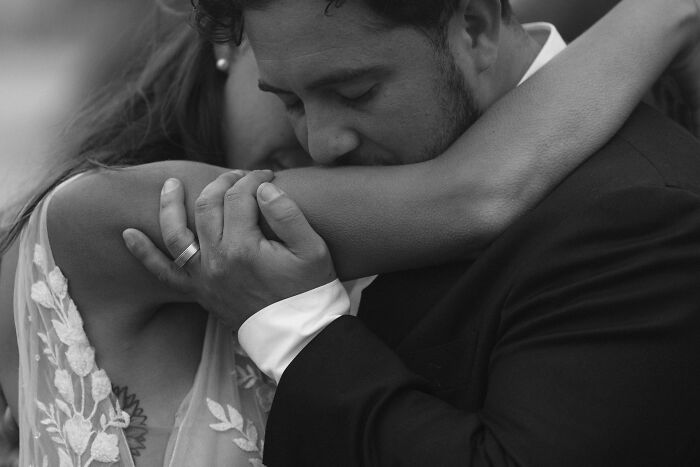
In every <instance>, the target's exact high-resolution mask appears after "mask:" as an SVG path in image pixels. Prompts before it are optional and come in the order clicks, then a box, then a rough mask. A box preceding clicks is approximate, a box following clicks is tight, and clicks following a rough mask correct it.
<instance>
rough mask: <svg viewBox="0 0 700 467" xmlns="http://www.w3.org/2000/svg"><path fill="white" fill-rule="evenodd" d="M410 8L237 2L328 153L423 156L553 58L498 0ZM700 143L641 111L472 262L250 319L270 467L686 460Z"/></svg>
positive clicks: (693, 458) (691, 444) (697, 311)
mask: <svg viewBox="0 0 700 467" xmlns="http://www.w3.org/2000/svg"><path fill="white" fill-rule="evenodd" d="M240 3H246V2H240ZM420 4H421V2H412V3H411V6H410V7H406V9H401V8H400V7H399V6H397V5H392V6H386V7H384V5H386V3H385V2H372V1H370V0H367V1H365V2H363V1H360V0H354V1H348V2H345V3H342V4H341V5H335V4H334V2H332V3H331V4H330V5H331V6H330V7H329V9H328V11H327V13H326V14H324V13H323V11H320V10H319V2H318V1H316V0H278V1H271V2H261V4H260V5H258V4H257V2H250V4H247V3H246V4H244V5H243V13H244V16H243V18H244V19H245V25H246V32H247V35H248V37H249V40H250V43H251V45H252V47H253V49H254V50H255V53H256V57H257V59H258V62H259V66H260V72H261V88H262V89H264V90H268V91H270V92H274V93H276V94H277V95H279V96H280V98H281V99H282V100H283V101H284V102H285V103H286V104H287V106H288V108H289V111H290V114H291V115H292V119H293V122H294V124H295V130H296V132H297V136H298V138H299V140H300V141H301V142H302V144H304V145H305V148H306V149H307V150H308V152H309V153H310V154H311V155H312V157H314V158H315V159H316V160H317V161H318V162H320V163H323V164H331V165H332V164H348V163H351V164H402V163H408V162H415V161H419V160H423V159H425V158H430V157H433V156H435V155H436V154H438V153H439V152H440V151H442V150H443V149H444V148H445V147H446V146H447V145H448V144H449V143H450V142H451V141H452V140H453V139H454V138H455V137H456V135H458V134H460V133H461V132H462V131H463V130H464V129H465V128H466V127H468V126H469V125H470V124H472V123H473V122H474V121H475V120H476V119H477V118H478V115H479V114H480V112H481V111H483V110H484V109H486V108H488V107H489V106H490V105H492V104H493V103H494V102H495V101H496V100H497V99H498V98H500V97H501V96H502V95H503V94H505V93H506V92H507V91H508V90H509V89H512V88H513V87H514V86H516V85H518V84H519V83H520V82H522V81H523V80H525V79H527V78H528V76H529V75H530V74H531V73H533V72H535V71H536V69H537V67H538V66H541V65H542V63H543V62H545V61H547V60H548V59H549V58H551V57H552V56H553V55H554V54H555V53H556V51H557V49H558V48H559V47H560V45H559V46H558V45H557V43H558V42H559V40H558V39H557V37H556V32H555V31H554V30H553V29H549V30H547V29H546V28H545V29H542V28H539V29H536V30H535V31H533V35H528V34H527V33H526V32H525V30H524V29H523V28H522V27H521V26H520V25H519V24H518V23H517V21H516V20H515V19H514V18H512V17H511V16H510V14H509V8H508V4H507V2H503V1H498V0H471V1H466V0H465V1H462V2H440V5H441V6H442V7H444V9H440V8H437V7H435V6H434V5H435V4H434V3H432V2H431V3H424V4H422V5H423V9H421V6H420ZM404 5H405V4H404ZM426 5H429V6H430V7H427V6H426ZM336 6H337V8H336ZM383 8H384V9H383ZM411 8H414V9H413V10H412V9H411ZM538 40H539V41H538ZM494 137H497V135H495V136H494ZM699 149H700V146H698V144H697V142H696V141H695V140H693V139H692V138H691V137H690V136H689V135H688V134H686V133H684V132H683V131H682V130H680V129H678V128H677V127H675V126H674V125H673V124H671V123H670V122H668V121H666V120H665V119H664V118H663V117H661V116H659V115H657V114H656V113H654V112H652V111H651V110H649V109H647V108H644V107H642V108H640V109H639V110H638V111H637V112H636V113H635V114H634V115H633V116H632V118H631V119H630V120H629V122H628V124H627V125H626V126H625V128H624V129H623V130H622V131H621V132H620V133H619V134H618V135H617V136H616V137H615V138H614V139H613V140H612V141H611V142H610V143H609V144H608V145H607V146H606V147H605V148H604V149H603V150H601V151H600V152H599V153H598V154H597V155H595V156H594V157H592V158H591V159H590V160H589V161H588V162H586V163H585V164H584V165H582V166H581V167H580V168H579V169H578V170H576V171H575V172H574V173H573V174H572V175H571V176H569V177H568V178H567V179H566V180H565V181H564V182H563V183H562V184H561V185H560V186H559V187H558V188H557V189H556V190H555V191H554V192H553V193H551V194H550V195H549V196H548V197H547V198H546V199H545V200H544V201H543V202H542V203H540V205H539V206H538V207H537V208H536V209H534V210H533V211H532V212H530V213H528V214H526V215H524V216H523V218H522V219H520V220H519V221H518V222H517V223H516V224H515V225H513V226H512V227H510V228H509V229H508V230H507V231H506V232H505V233H504V234H503V235H502V236H501V237H500V238H499V239H497V240H496V241H495V242H494V243H493V244H492V245H491V246H490V247H489V248H488V249H487V250H486V251H485V252H484V253H483V254H482V255H481V256H480V257H479V259H478V260H477V261H476V262H475V263H474V264H473V265H470V266H467V265H455V266H450V267H441V268H436V269H433V270H429V271H416V272H409V273H402V274H398V275H393V276H385V277H383V278H380V279H378V280H377V281H376V282H375V283H373V284H372V285H371V286H370V287H369V288H368V289H367V290H366V291H365V293H364V297H363V303H362V305H361V309H360V319H356V318H355V317H352V316H347V313H348V308H349V306H348V302H347V297H346V296H345V295H344V292H343V291H342V289H341V288H340V286H339V285H338V284H337V282H331V283H329V284H327V285H326V286H322V287H319V288H317V289H314V290H311V291H309V292H307V293H304V294H301V295H298V296H295V297H291V298H289V299H287V300H284V301H281V302H279V303H275V304H273V305H272V306H270V307H267V308H265V309H264V310H262V311H261V312H260V313H258V314H256V315H254V316H253V317H252V318H251V319H249V320H248V321H247V322H246V323H244V325H243V326H242V328H241V330H240V331H239V337H240V339H241V343H242V345H243V346H244V348H245V349H246V350H247V351H248V352H249V354H250V355H251V358H253V359H254V360H255V361H256V363H257V364H258V365H259V366H260V367H261V368H262V369H264V370H265V371H266V372H268V373H269V374H270V375H271V376H273V377H275V378H276V379H277V380H278V381H279V387H278V391H277V394H276V397H275V401H274V406H273V409H272V411H271V414H270V418H269V421H268V427H267V429H268V431H267V437H266V453H265V462H266V464H267V465H270V466H278V465H295V466H296V465H299V466H301V465H303V466H309V465H323V466H329V465H333V466H345V465H348V466H356V465H381V466H384V465H398V466H408V465H411V466H414V465H415V466H432V465H441V466H442V465H444V466H452V465H455V466H457V465H460V466H481V465H494V466H505V465H533V466H577V465H580V466H607V465H609V466H621V465H623V466H624V465H629V466H640V465H698V463H700V448H698V443H697V441H698V440H700V424H699V423H698V420H700V404H698V403H697V397H698V396H697V395H698V394H699V393H700V392H699V390H700V286H698V283H697V282H698V280H699V278H700V158H698V157H697V154H698V150H699ZM270 189H271V186H270V185H269V184H265V185H263V186H262V188H261V189H260V190H259V192H258V196H259V199H261V200H262V201H263V202H274V200H276V199H279V197H280V196H281V195H280V193H279V192H277V193H275V192H274V189H273V188H272V192H270V191H269V190H270ZM268 194H271V196H269V197H268V196H267V195H268ZM266 199H267V200H269V201H265V200H266ZM243 256H244V255H243ZM250 261H251V260H250V259H248V262H250ZM318 264H319V265H321V266H320V267H327V266H323V262H322V261H321V260H320V261H319V263H318ZM237 265H238V266H239V267H240V268H242V269H241V275H245V274H246V273H248V272H250V271H255V269H256V265H255V264H247V263H246V258H245V257H242V258H239V262H238V263H237ZM253 292H256V293H257V292H260V293H264V291H263V289H260V290H258V289H256V290H254V291H251V293H253ZM299 317H301V318H302V319H299ZM280 322H283V325H280V324H279V323H280ZM295 323H296V324H295ZM299 323H302V324H299Z"/></svg>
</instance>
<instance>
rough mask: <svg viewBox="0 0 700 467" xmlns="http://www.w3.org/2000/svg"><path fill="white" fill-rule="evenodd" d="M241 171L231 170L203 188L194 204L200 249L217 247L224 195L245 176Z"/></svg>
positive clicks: (222, 215) (222, 217) (222, 220)
mask: <svg viewBox="0 0 700 467" xmlns="http://www.w3.org/2000/svg"><path fill="white" fill-rule="evenodd" d="M246 173H247V172H245V171H243V170H233V171H231V172H226V173H224V174H221V175H219V176H218V177H217V178H216V180H214V181H213V182H211V183H210V184H209V185H207V186H206V187H204V190H202V193H201V194H200V195H199V197H198V198H197V201H196V203H195V215H194V220H195V225H196V227H197V235H198V236H199V243H200V246H202V248H208V247H210V246H213V245H218V244H219V242H220V241H221V235H222V233H223V230H224V195H225V194H226V191H227V190H228V189H229V188H231V187H232V186H233V185H234V184H235V183H236V182H237V181H238V180H240V179H241V178H242V177H243V176H245V174H246Z"/></svg>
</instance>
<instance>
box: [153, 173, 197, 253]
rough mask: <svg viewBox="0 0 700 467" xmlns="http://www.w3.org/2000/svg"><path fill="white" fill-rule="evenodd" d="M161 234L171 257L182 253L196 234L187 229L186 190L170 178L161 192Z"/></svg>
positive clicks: (178, 182) (177, 181)
mask: <svg viewBox="0 0 700 467" xmlns="http://www.w3.org/2000/svg"><path fill="white" fill-rule="evenodd" d="M159 219H160V233H161V236H162V237H163V242H164V243H165V248H167V250H168V251H169V252H170V255H171V257H172V258H173V259H174V258H177V257H178V256H179V255H180V253H182V252H183V251H185V249H186V248H187V247H188V246H189V245H190V244H191V243H192V242H193V241H194V239H195V237H194V233H192V231H191V230H190V229H189V228H188V227H187V209H186V208H185V189H184V187H183V186H182V183H181V182H180V181H179V180H177V179H175V178H169V179H168V180H166V181H165V184H163V189H162V190H161V192H160V213H159Z"/></svg>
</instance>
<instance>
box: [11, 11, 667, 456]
mask: <svg viewBox="0 0 700 467" xmlns="http://www.w3.org/2000/svg"><path fill="white" fill-rule="evenodd" d="M657 26H658V24H657ZM614 30H615V29H614V28H610V29H607V30H606V31H607V32H606V33H603V31H601V38H600V40H599V41H596V40H591V41H589V42H588V45H587V47H592V48H593V49H595V50H600V49H602V48H603V47H608V48H609V47H610V41H609V40H608V39H607V38H608V37H609V34H611V31H614ZM652 32H653V31H652ZM606 34H607V35H606ZM648 40H649V41H650V42H651V44H655V43H656V44H657V46H659V45H658V43H659V42H660V41H658V40H657V37H656V36H654V35H651V36H649V37H648ZM678 42H680V39H679V41H678ZM631 45H634V44H628V43H624V41H622V44H621V45H620V47H621V48H623V50H624V47H630V46H631ZM677 45H678V44H676V43H674V42H673V41H668V42H664V43H662V44H661V46H663V47H668V49H664V50H659V51H658V55H655V54H653V53H651V54H649V53H647V54H646V55H645V56H644V57H642V60H639V59H638V57H634V60H630V61H629V63H627V62H626V61H624V60H623V61H622V62H623V63H619V62H620V61H619V60H614V61H613V60H608V61H606V60H603V59H601V60H600V61H598V62H596V66H598V65H599V66H600V67H601V68H602V69H603V70H605V69H606V68H605V67H610V66H613V65H615V66H617V67H620V68H623V65H624V66H629V70H627V69H624V68H623V71H627V72H629V73H630V76H631V77H632V78H636V79H631V80H630V82H629V83H625V86H624V87H623V89H621V90H620V89H617V88H614V87H613V88H612V89H610V91H611V92H613V91H614V92H617V93H618V94H617V95H618V96H619V95H620V94H622V95H623V96H625V98H624V99H623V98H622V97H620V99H621V101H624V102H617V104H619V107H616V106H615V105H613V104H612V103H611V101H610V99H609V98H607V97H605V98H601V99H600V101H596V100H595V99H593V100H591V99H590V98H589V97H596V96H595V95H594V96H587V97H586V99H582V102H581V105H580V106H576V107H575V109H576V111H575V112H570V111H567V112H562V109H561V107H556V106H552V107H551V108H547V107H545V108H546V110H547V112H546V113H544V114H543V115H544V116H545V119H544V120H542V121H539V122H537V124H538V125H542V128H543V129H545V130H546V131H551V132H552V134H553V135H557V134H568V131H567V129H568V128H571V125H572V124H574V123H578V124H580V125H583V123H582V122H586V124H585V125H583V126H584V127H585V128H586V131H584V132H583V133H581V134H578V135H577V136H578V137H580V138H581V140H582V142H585V143H586V144H588V145H590V146H588V148H587V149H584V146H585V145H584V144H582V145H576V151H581V152H580V153H577V152H573V153H572V152H571V151H568V152H566V155H567V158H565V159H561V160H560V159H555V158H554V157H553V156H554V155H560V154H562V153H563V150H562V148H561V147H557V145H556V144H554V145H551V146H547V147H542V145H541V144H538V143H537V141H533V140H532V139H528V137H527V134H528V132H527V131H524V130H522V129H519V128H518V125H517V123H518V122H519V121H522V118H523V117H524V116H525V115H528V114H529V113H530V112H528V111H526V109H532V108H541V106H542V105H545V106H546V105H548V104H547V103H546V102H543V101H542V99H541V98H540V97H541V96H543V95H554V96H556V98H552V100H553V101H555V102H557V101H563V100H564V99H566V98H567V97H570V96H572V95H578V94H576V93H572V91H573V90H576V91H577V92H580V89H579V88H580V86H579V84H578V83H573V82H572V83H570V84H567V85H565V86H561V84H562V79H561V76H572V75H573V76H578V75H580V74H581V73H580V70H581V69H584V70H585V69H587V68H588V66H589V65H590V64H591V56H593V55H594V54H593V53H592V52H590V53H586V52H585V47H583V46H582V47H581V49H580V51H579V52H578V53H579V54H580V56H581V58H582V60H580V62H578V61H576V62H574V63H573V64H572V63H567V62H563V63H562V64H561V65H560V66H557V65H556V64H553V67H552V68H550V71H549V72H544V73H543V74H541V76H539V78H538V79H535V80H533V81H532V82H531V83H528V85H527V86H526V87H525V88H523V90H522V91H521V92H519V93H518V95H517V96H516V97H513V98H512V99H510V98H509V97H508V96H507V97H506V98H505V99H504V100H503V101H502V102H503V105H502V106H494V107H492V109H491V110H490V111H489V112H487V114H486V115H485V116H484V117H483V118H482V120H481V121H482V122H484V124H483V125H479V124H477V125H475V126H474V127H472V130H471V132H470V136H469V138H466V139H465V141H460V144H462V145H461V146H459V147H456V146H455V147H451V148H448V150H447V151H446V155H445V157H444V158H438V159H436V160H434V161H429V162H426V163H423V164H418V165H416V166H404V167H395V168H391V170H389V169H388V168H343V169H338V170H326V169H322V168H314V169H308V170H305V171H289V172H283V173H280V174H278V175H277V177H276V182H275V184H276V185H278V186H280V187H281V188H283V189H284V191H285V192H287V193H289V194H290V197H291V198H293V199H295V200H296V201H297V202H298V203H299V205H300V206H301V208H302V210H303V211H304V213H305V214H307V217H308V218H309V219H310V221H311V224H312V225H313V227H314V229H316V230H318V231H319V232H320V233H321V234H322V236H323V237H324V238H325V239H326V241H327V243H328V246H329V249H330V251H331V253H333V255H334V257H335V259H336V267H337V269H338V271H339V273H340V274H342V275H343V276H344V277H353V276H359V275H366V274H368V273H371V272H373V271H374V272H377V271H386V270H391V268H401V267H408V266H410V265H415V264H417V263H423V264H430V263H431V262H435V261H439V260H440V259H441V258H442V259H444V258H448V259H449V258H454V257H455V252H457V254H458V255H462V257H469V255H473V254H474V253H475V252H476V251H478V250H479V249H480V248H483V246H484V245H485V244H486V243H487V242H488V241H489V240H490V238H492V237H493V235H495V232H497V231H498V230H499V229H501V228H502V227H503V226H504V225H505V224H507V223H508V222H510V221H512V219H513V217H514V216H517V213H518V212H519V211H520V210H522V209H524V207H523V206H524V205H526V204H527V203H528V202H529V203H532V202H535V200H536V199H538V197H539V196H541V194H542V193H543V192H544V191H546V188H545V187H547V186H550V185H551V184H552V183H553V181H554V180H556V179H557V178H558V177H560V176H562V174H564V173H567V172H568V170H570V169H571V168H573V167H575V166H576V165H577V164H578V162H579V161H580V160H581V158H582V157H583V155H584V154H587V153H589V152H592V151H593V150H594V149H596V147H597V146H598V145H600V144H603V143H604V141H605V140H606V139H607V136H609V135H610V134H611V133H612V132H613V131H614V128H615V127H616V125H619V123H621V122H622V121H623V120H624V115H625V113H626V112H628V111H629V110H630V109H631V107H632V106H633V105H634V102H636V96H638V95H640V94H641V92H642V90H643V89H644V88H645V87H646V86H647V85H648V83H649V82H650V81H651V79H652V77H653V76H655V75H656V74H658V72H659V71H660V70H661V69H662V68H664V66H665V65H666V64H667V63H668V59H669V58H670V56H671V55H672V53H671V52H670V50H673V47H675V46H677ZM642 46H644V48H645V50H647V51H648V50H651V49H653V47H651V46H650V45H649V44H646V43H645V44H642ZM663 47H662V49H663ZM659 56H663V57H667V58H664V59H660V58H659ZM652 62H653V65H652V64H651V63H652ZM573 65H578V67H579V68H576V66H573ZM639 67H643V69H644V70H646V71H645V73H639ZM632 71H634V72H632ZM646 73H648V75H647V74H646ZM598 76H601V78H600V79H601V81H603V82H604V83H605V82H606V81H605V80H603V76H604V73H600V75H598ZM565 84H566V81H565ZM631 89H632V90H631ZM538 93H539V94H538ZM613 95H616V94H613ZM538 96H540V97H538ZM513 99H515V100H513ZM602 104H605V105H604V106H603V105H602ZM234 105H235V104H234ZM597 105H601V109H602V110H603V111H604V112H603V113H604V116H605V118H602V117H601V113H600V112H598V111H599V110H600V109H598V107H597ZM596 112H597V113H596ZM606 112H607V113H606ZM547 118H551V121H549V120H547ZM582 118H583V119H584V120H581V119H582ZM616 122H617V123H616ZM487 123H489V125H487ZM492 125H493V126H492ZM496 125H502V127H499V128H510V129H512V131H511V132H509V133H507V135H506V136H505V137H504V138H492V134H493V131H494V128H496ZM262 127H264V125H262ZM509 138H513V139H509ZM283 139H284V138H283ZM470 141H471V142H470ZM514 141H520V142H521V143H522V144H520V145H517V146H516V145H514ZM569 141H570V139H569ZM285 144H288V142H285ZM550 151H551V152H550ZM464 154H488V155H489V157H488V158H483V159H482V160H485V161H489V163H486V164H475V165H471V166H469V167H467V168H465V167H464V166H461V165H460V164H455V161H461V160H463V156H464ZM516 154H517V157H516ZM236 156H240V157H243V156H245V157H248V155H244V154H242V155H236ZM569 156H570V158H568V157H569ZM499 157H500V158H502V159H499ZM540 158H542V159H540ZM233 159H234V160H233V161H232V162H233V163H236V161H235V157H234V158H233ZM251 159H252V160H256V156H251ZM475 160H480V158H475ZM504 160H512V161H513V163H512V164H502V163H500V162H502V161H504ZM543 161H547V162H548V163H550V164H552V163H553V161H557V162H558V163H554V164H553V165H547V164H544V162H543ZM497 162H498V163H497ZM536 162H539V164H538V163H536ZM540 164H542V165H540ZM456 165H460V167H462V170H455V166H456ZM543 167H547V170H543ZM385 169H386V170H385ZM467 169H468V170H467ZM224 171H225V169H222V168H215V167H210V166H204V165H201V164H193V163H183V162H169V163H163V164H152V165H148V166H142V167H138V168H133V169H127V170H123V171H104V172H99V173H95V174H90V175H88V176H85V177H83V178H82V179H80V180H78V181H76V182H74V183H73V184H72V185H70V186H68V187H67V188H66V189H65V190H63V191H62V192H60V193H59V194H58V195H57V196H56V198H55V199H54V201H53V203H52V205H51V208H50V210H49V211H50V214H49V233H50V236H51V242H52V246H53V247H54V252H55V254H56V259H57V262H58V264H60V265H61V267H62V269H63V270H64V272H65V274H66V276H67V277H68V278H69V280H70V284H71V285H70V287H71V289H70V290H71V294H72V295H73V296H74V298H75V299H76V302H77V303H78V306H79V308H80V310H81V312H82V314H83V316H84V319H85V323H86V328H87V332H88V335H89V336H90V338H91V339H92V340H93V343H95V345H96V347H97V349H96V351H97V354H98V355H100V356H101V357H100V358H101V361H100V364H101V365H102V366H103V367H104V368H106V370H107V371H108V373H109V374H110V376H112V378H113V380H114V381H115V382H117V383H118V384H120V385H128V387H129V389H130V391H133V392H134V393H136V394H138V395H139V396H140V400H141V402H142V404H143V407H146V408H147V410H148V416H149V422H150V423H153V426H168V423H170V422H171V417H172V414H173V413H174V410H175V409H176V406H177V404H178V403H179V401H180V400H181V398H182V396H183V395H184V394H185V393H186V392H187V390H188V389H189V384H190V383H191V381H192V377H193V375H194V371H195V370H196V366H197V362H198V358H199V351H200V350H201V338H202V336H203V323H204V319H205V318H206V315H205V314H204V313H203V312H202V311H201V309H199V308H198V307H196V306H194V305H178V306H175V305H167V306H163V304H166V303H172V302H174V301H183V300H192V298H191V297H183V296H182V295H181V294H178V293H177V292H173V291H172V290H170V289H169V288H167V287H166V286H165V285H164V284H162V283H160V282H159V281H158V280H157V279H156V278H155V277H152V276H151V275H150V274H148V272H147V271H146V270H145V269H144V268H143V267H142V266H141V265H140V264H139V263H138V262H137V261H136V260H135V259H133V258H131V257H130V256H129V254H128V252H127V250H126V249H125V247H124V245H123V243H122V239H121V232H122V231H123V230H124V229H126V228H127V227H138V228H140V229H141V230H143V231H144V232H145V233H147V234H148V235H149V236H151V237H152V238H154V239H155V240H156V241H157V244H158V246H159V247H160V248H162V249H165V245H164V243H163V242H162V240H160V229H159V226H158V223H157V218H158V201H157V200H158V197H159V192H160V189H161V187H162V185H163V182H164V181H165V179H166V178H168V177H176V178H180V179H182V180H183V182H184V185H185V198H186V204H187V209H188V216H189V218H190V219H193V218H194V216H193V212H194V209H195V204H196V199H197V196H198V195H199V193H200V192H201V190H202V189H203V188H204V187H205V186H206V185H207V184H208V183H209V182H211V181H212V180H213V179H215V178H216V177H217V176H218V175H219V174H221V173H222V172H224ZM431 177H432V178H431ZM427 180H439V181H440V182H439V183H435V182H432V183H431V182H427ZM465 180H467V181H468V183H465ZM484 180H503V181H504V182H503V184H500V185H498V184H488V185H486V184H484V183H481V184H479V183H478V182H479V181H482V182H483V181H484ZM523 180H526V181H528V183H525V184H523V183H522V181H523ZM397 181H401V183H396V182H397ZM472 182H473V183H472ZM494 186H496V189H495V190H494ZM482 190H483V191H482ZM124 193H128V194H129V196H123V194H124ZM409 199H414V201H413V202H407V200H409ZM513 200H515V202H514V201H513ZM521 202H522V203H523V204H519V203H521ZM378 205H382V206H385V207H384V208H382V209H377V206H378ZM333 206H343V209H342V210H338V209H333V208H332V207H333ZM386 212H395V213H396V217H395V218H392V219H389V218H388V216H386V215H385V213H386ZM401 219H407V220H409V223H410V224H413V225H419V226H424V225H434V226H435V231H434V232H431V236H432V237H433V238H432V242H435V241H436V239H437V238H442V239H443V240H444V242H443V241H441V242H440V245H439V246H438V247H437V249H436V248H428V247H427V245H430V244H431V238H428V237H427V236H426V235H427V233H426V232H422V231H411V230H410V229H407V228H406V224H405V222H404V223H402V222H400V220H401ZM464 219H470V222H469V223H466V222H465V221H464ZM192 227H193V226H192ZM440 229H442V230H440ZM76 239H81V240H82V241H76ZM397 240H400V241H397ZM401 242H405V244H408V245H411V248H410V250H411V251H410V254H409V255H406V254H405V248H403V251H404V255H403V256H401V254H400V252H401V251H402V248H401V246H400V243H401ZM402 258H403V259H402ZM3 263H5V261H3ZM12 263H13V262H12V261H10V264H9V265H7V266H6V265H5V264H3V268H4V270H3V273H2V287H3V293H2V300H3V302H2V303H3V314H2V319H3V320H4V321H3V323H2V325H1V326H0V329H2V330H3V332H4V331H5V330H7V331H8V334H7V335H8V336H12V335H13V334H14V331H13V330H12V317H11V315H12V313H11V309H12V306H11V297H12V287H11V282H12V278H13V277H14V269H13V264H12ZM4 342H9V343H12V342H13V341H12V338H11V337H10V338H8V340H5V341H4ZM174 343H176V345H175V344H174ZM10 347H11V346H10ZM3 361H5V362H11V361H13V359H12V353H11V352H10V353H7V354H5V353H4V354H3ZM14 361H16V360H14ZM12 368H16V365H15V364H10V365H6V366H5V365H4V366H3V373H2V374H0V376H2V381H1V383H2V386H3V388H6V389H7V390H6V391H5V393H6V395H7V396H8V401H9V402H10V405H11V406H12V407H16V381H17V378H16V373H15V374H13V370H12ZM162 381H169V382H170V383H171V384H168V385H167V390H166V391H163V392H160V393H159V394H154V393H153V391H151V390H150V388H152V387H153V385H154V384H156V382H162ZM149 443H150V442H149ZM159 443H160V441H157V440H155V441H153V443H152V444H149V446H148V447H149V448H152V449H153V451H152V452H154V453H157V452H158V449H159ZM161 446H162V444H161ZM147 454H148V453H144V457H143V459H147V457H145V456H146V455H147ZM154 455H156V454H154ZM156 457H157V456H156Z"/></svg>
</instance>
